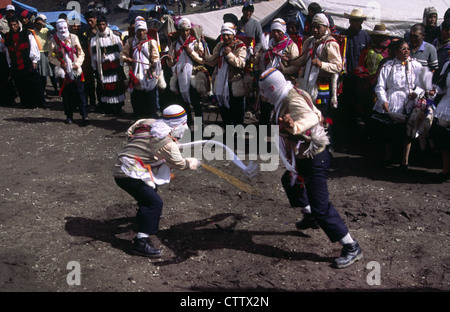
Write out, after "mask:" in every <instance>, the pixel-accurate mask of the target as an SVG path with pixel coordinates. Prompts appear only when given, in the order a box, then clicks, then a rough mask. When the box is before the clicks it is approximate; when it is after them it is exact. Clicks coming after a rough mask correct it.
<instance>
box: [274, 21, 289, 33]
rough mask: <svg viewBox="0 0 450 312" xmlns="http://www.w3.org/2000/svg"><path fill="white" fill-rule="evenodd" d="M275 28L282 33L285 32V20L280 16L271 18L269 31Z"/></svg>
mask: <svg viewBox="0 0 450 312" xmlns="http://www.w3.org/2000/svg"><path fill="white" fill-rule="evenodd" d="M274 29H277V30H279V31H281V32H283V33H286V22H285V21H284V20H283V19H281V18H276V19H274V20H273V22H272V25H270V31H272V30H274Z"/></svg>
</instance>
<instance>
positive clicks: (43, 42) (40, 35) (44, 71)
mask: <svg viewBox="0 0 450 312" xmlns="http://www.w3.org/2000/svg"><path fill="white" fill-rule="evenodd" d="M34 33H35V37H36V41H37V42H38V46H39V52H40V60H39V63H38V71H39V75H40V76H41V83H42V88H43V90H44V95H46V94H47V93H46V91H45V88H46V86H47V77H49V78H50V80H51V82H52V84H53V88H54V89H55V93H56V92H57V91H58V86H57V84H56V80H55V77H54V76H55V75H54V73H53V69H52V67H51V66H50V62H49V60H48V41H49V39H50V36H51V35H50V31H49V29H48V28H47V26H46V24H45V22H44V19H43V18H42V16H38V17H36V20H35V21H34Z"/></svg>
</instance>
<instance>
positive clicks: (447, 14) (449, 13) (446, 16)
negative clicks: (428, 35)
mask: <svg viewBox="0 0 450 312" xmlns="http://www.w3.org/2000/svg"><path fill="white" fill-rule="evenodd" d="M448 19H450V9H447V11H445V14H444V20H448Z"/></svg>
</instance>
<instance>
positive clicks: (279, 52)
mask: <svg viewBox="0 0 450 312" xmlns="http://www.w3.org/2000/svg"><path fill="white" fill-rule="evenodd" d="M286 31H287V28H286V23H285V21H284V20H283V19H281V18H276V19H274V20H273V21H272V24H271V25H270V40H269V43H268V46H269V48H268V49H267V50H264V49H262V50H261V51H260V53H258V56H257V57H258V58H259V60H258V63H257V64H256V67H257V68H258V69H259V70H260V71H261V72H263V71H265V70H266V69H269V68H276V69H278V70H279V71H280V72H281V73H283V75H284V76H285V78H286V80H289V81H292V82H294V81H295V79H297V77H298V71H299V67H298V66H296V65H293V64H292V63H291V64H290V60H293V59H296V58H298V57H299V52H298V47H297V44H296V43H295V42H294V41H292V40H291V38H290V37H289V36H288V35H286ZM272 109H273V106H272V104H270V103H268V102H267V101H265V100H264V99H263V98H262V99H261V101H260V112H261V115H260V118H259V124H260V125H269V124H270V114H271V111H272Z"/></svg>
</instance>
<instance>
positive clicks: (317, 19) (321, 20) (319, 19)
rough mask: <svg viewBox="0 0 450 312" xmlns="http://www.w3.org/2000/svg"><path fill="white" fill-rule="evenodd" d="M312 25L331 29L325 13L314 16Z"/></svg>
mask: <svg viewBox="0 0 450 312" xmlns="http://www.w3.org/2000/svg"><path fill="white" fill-rule="evenodd" d="M311 24H317V25H323V26H326V27H330V21H329V20H328V17H327V16H326V15H325V14H323V13H317V14H316V15H314V17H313V19H312V22H311Z"/></svg>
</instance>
